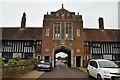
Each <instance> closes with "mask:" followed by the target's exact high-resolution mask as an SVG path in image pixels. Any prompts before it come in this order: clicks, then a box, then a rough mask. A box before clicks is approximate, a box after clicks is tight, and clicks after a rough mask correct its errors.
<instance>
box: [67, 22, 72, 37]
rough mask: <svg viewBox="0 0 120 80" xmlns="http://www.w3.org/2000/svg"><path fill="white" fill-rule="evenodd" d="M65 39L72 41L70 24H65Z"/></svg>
mask: <svg viewBox="0 0 120 80" xmlns="http://www.w3.org/2000/svg"><path fill="white" fill-rule="evenodd" d="M65 37H66V39H72V38H73V37H72V23H66V35H65Z"/></svg>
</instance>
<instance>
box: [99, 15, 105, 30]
mask: <svg viewBox="0 0 120 80" xmlns="http://www.w3.org/2000/svg"><path fill="white" fill-rule="evenodd" d="M98 21H99V29H101V30H104V20H103V18H102V17H99V20H98Z"/></svg>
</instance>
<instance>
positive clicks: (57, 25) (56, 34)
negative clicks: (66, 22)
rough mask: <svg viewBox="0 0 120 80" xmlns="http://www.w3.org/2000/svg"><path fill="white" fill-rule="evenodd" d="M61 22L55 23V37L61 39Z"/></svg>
mask: <svg viewBox="0 0 120 80" xmlns="http://www.w3.org/2000/svg"><path fill="white" fill-rule="evenodd" d="M60 37H61V35H60V23H55V24H54V39H60Z"/></svg>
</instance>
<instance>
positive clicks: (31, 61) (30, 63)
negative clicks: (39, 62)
mask: <svg viewBox="0 0 120 80" xmlns="http://www.w3.org/2000/svg"><path fill="white" fill-rule="evenodd" d="M35 62H36V59H35V58H33V57H31V58H30V59H29V60H28V62H27V64H29V65H32V64H34V63H35Z"/></svg>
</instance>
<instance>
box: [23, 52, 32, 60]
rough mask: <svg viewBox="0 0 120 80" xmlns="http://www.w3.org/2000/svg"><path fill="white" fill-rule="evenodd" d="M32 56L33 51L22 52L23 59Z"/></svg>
mask: <svg viewBox="0 0 120 80" xmlns="http://www.w3.org/2000/svg"><path fill="white" fill-rule="evenodd" d="M31 57H33V53H22V58H24V59H28V58H31Z"/></svg>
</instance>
